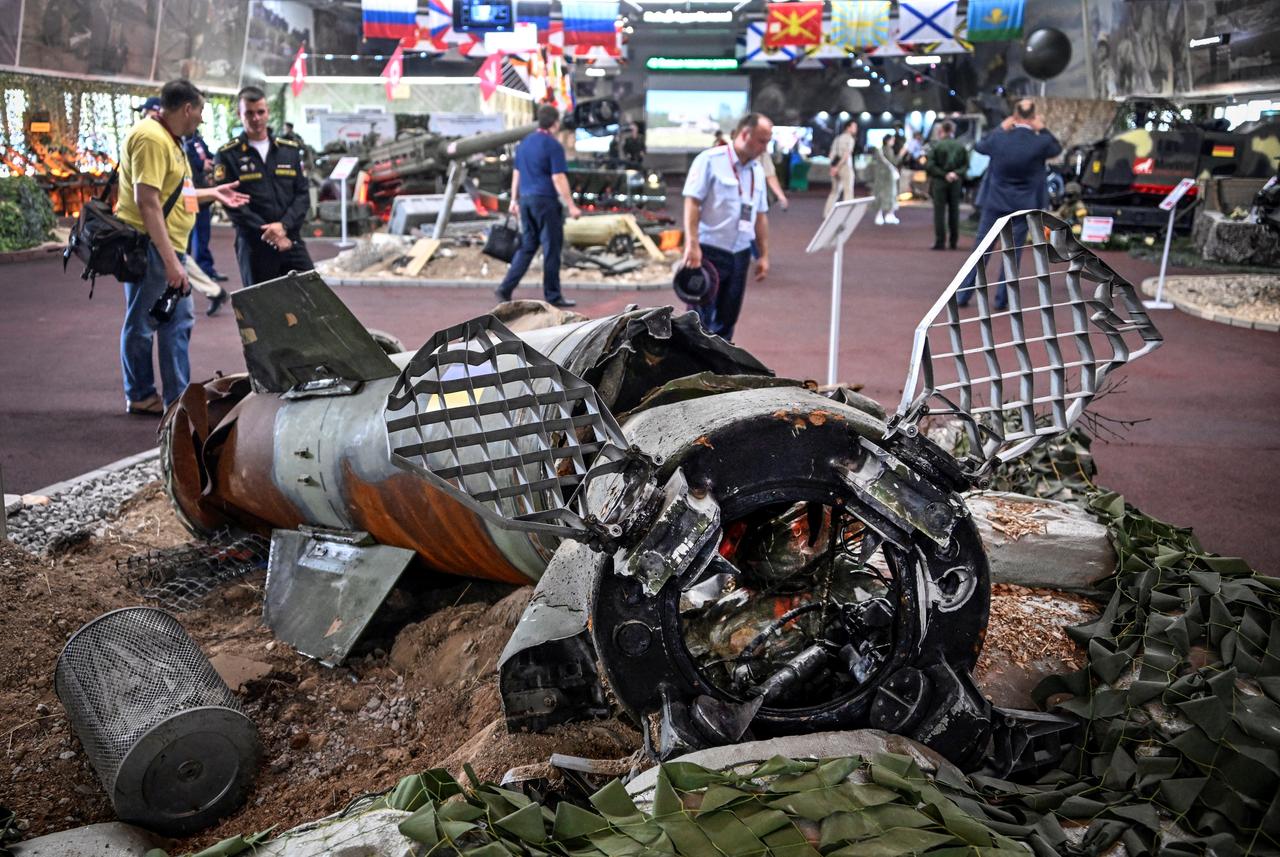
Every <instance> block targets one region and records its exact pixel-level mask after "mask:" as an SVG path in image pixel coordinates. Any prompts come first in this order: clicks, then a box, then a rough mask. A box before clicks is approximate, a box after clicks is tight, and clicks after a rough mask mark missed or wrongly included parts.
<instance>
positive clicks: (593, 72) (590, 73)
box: [587, 67, 608, 77]
mask: <svg viewBox="0 0 1280 857" xmlns="http://www.w3.org/2000/svg"><path fill="white" fill-rule="evenodd" d="M607 73H608V72H606V71H605V70H604V69H602V68H595V67H592V68H589V69H587V77H604V76H605V75H606V74H607Z"/></svg>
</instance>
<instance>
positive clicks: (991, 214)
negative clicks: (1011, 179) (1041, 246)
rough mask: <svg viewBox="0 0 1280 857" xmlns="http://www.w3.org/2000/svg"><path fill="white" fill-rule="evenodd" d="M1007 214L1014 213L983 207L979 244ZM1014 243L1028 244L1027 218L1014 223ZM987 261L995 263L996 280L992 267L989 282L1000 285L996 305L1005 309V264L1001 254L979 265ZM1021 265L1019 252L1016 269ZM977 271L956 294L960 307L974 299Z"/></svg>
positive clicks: (1007, 296)
mask: <svg viewBox="0 0 1280 857" xmlns="http://www.w3.org/2000/svg"><path fill="white" fill-rule="evenodd" d="M1006 214H1012V212H1009V211H993V210H992V208H991V206H989V205H986V206H983V207H982V217H981V219H980V220H979V221H978V243H979V244H981V243H982V239H984V238H986V237H987V233H988V232H990V231H991V227H992V226H995V224H996V221H997V220H999V219H1000V218H1001V217H1004V216H1005V215H1006ZM1013 243H1014V245H1015V246H1017V247H1021V246H1022V245H1023V244H1026V243H1027V219H1026V218H1025V217H1019V218H1018V219H1017V220H1015V221H1014V222H1013ZM996 247H997V248H999V242H997V243H996ZM987 261H993V262H995V279H994V280H992V279H991V269H990V266H988V269H987V282H996V283H999V284H1000V285H999V286H997V287H996V297H995V305H996V307H997V308H999V309H1003V308H1004V307H1006V306H1007V305H1008V302H1009V295H1008V289H1007V287H1006V286H1005V282H1004V264H1003V263H1002V262H1001V260H1000V254H999V253H998V252H997V253H994V254H993V255H992V256H990V257H983V258H982V259H981V260H980V261H979V263H978V264H979V265H982V264H986V262H987ZM1021 263H1022V251H1021V250H1018V252H1017V253H1016V254H1015V255H1014V268H1015V269H1021V267H1022V264H1021ZM977 270H978V269H977V268H976V267H975V268H974V271H975V273H973V274H970V275H969V278H968V279H967V280H965V281H964V285H962V286H961V287H960V290H959V291H958V292H957V293H956V303H958V304H959V305H960V306H965V305H967V304H968V303H969V298H971V297H973V285H974V282H975V281H976V279H977V276H976V271H977Z"/></svg>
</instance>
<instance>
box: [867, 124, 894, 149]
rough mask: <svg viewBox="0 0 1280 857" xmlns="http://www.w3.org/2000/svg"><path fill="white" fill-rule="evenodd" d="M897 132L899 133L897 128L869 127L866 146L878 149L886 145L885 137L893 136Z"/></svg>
mask: <svg viewBox="0 0 1280 857" xmlns="http://www.w3.org/2000/svg"><path fill="white" fill-rule="evenodd" d="M896 133H898V131H897V129H896V128H868V129H867V142H866V146H867V147H868V148H871V147H875V148H877V149H878V148H880V147H881V146H882V145H884V138H885V137H892V136H893V135H894V134H896Z"/></svg>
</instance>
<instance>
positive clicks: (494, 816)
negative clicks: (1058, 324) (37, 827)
mask: <svg viewBox="0 0 1280 857" xmlns="http://www.w3.org/2000/svg"><path fill="white" fill-rule="evenodd" d="M1091 477H1092V465H1091V459H1090V457H1089V455H1088V437H1087V435H1084V434H1083V433H1082V432H1080V431H1079V430H1078V429H1077V430H1076V432H1074V433H1073V434H1072V435H1071V436H1064V437H1063V438H1060V439H1059V440H1058V441H1056V442H1055V443H1053V444H1051V445H1049V446H1047V447H1046V448H1044V449H1043V450H1041V451H1038V453H1037V454H1036V455H1035V456H1033V458H1032V460H1031V461H1030V462H1029V463H1028V462H1024V463H1022V464H1017V463H1015V464H1014V465H1011V466H1010V467H1009V468H1006V469H1005V470H1004V471H1002V472H1001V473H998V474H997V479H998V480H1003V481H1001V482H1000V483H999V484H1000V486H1001V488H1002V489H1005V490H1015V491H1022V492H1023V493H1029V494H1038V495H1041V496H1045V495H1046V492H1047V493H1048V494H1049V495H1055V496H1059V498H1062V497H1063V496H1074V497H1075V498H1078V499H1079V501H1080V502H1083V503H1084V504H1085V505H1086V507H1087V508H1088V509H1090V510H1091V511H1092V512H1093V513H1094V514H1096V515H1097V516H1098V517H1099V519H1100V520H1102V521H1103V522H1104V523H1105V524H1106V525H1107V526H1108V529H1109V531H1110V535H1111V540H1112V542H1113V544H1114V545H1115V549H1116V554H1117V557H1118V562H1117V569H1116V573H1115V574H1114V575H1113V576H1112V577H1111V578H1109V579H1108V580H1106V581H1104V582H1103V583H1102V584H1101V586H1102V589H1103V590H1104V594H1109V600H1108V602H1107V604H1106V607H1105V609H1104V611H1103V613H1102V615H1101V616H1100V617H1099V618H1098V619H1097V620H1096V621H1094V622H1093V623H1091V624H1088V625H1085V626H1081V627H1078V628H1074V629H1071V630H1070V634H1071V635H1072V637H1073V638H1074V639H1076V640H1077V641H1078V642H1079V643H1080V644H1081V645H1082V646H1085V647H1086V649H1087V652H1088V664H1087V666H1086V667H1085V668H1084V669H1082V670H1080V671H1079V672H1076V673H1072V674H1070V675H1061V676H1053V677H1051V678H1049V679H1047V680H1046V681H1044V682H1043V683H1042V684H1041V685H1040V687H1039V688H1038V689H1037V695H1038V699H1040V700H1041V701H1042V702H1044V701H1058V702H1060V704H1061V707H1062V708H1063V709H1065V710H1066V711H1069V712H1072V713H1074V714H1076V715H1078V716H1079V717H1081V718H1083V719H1084V720H1085V721H1086V728H1085V729H1084V730H1083V739H1082V741H1081V744H1080V746H1078V747H1076V748H1074V749H1073V750H1072V752H1071V753H1069V754H1068V756H1067V757H1066V759H1064V761H1063V764H1062V766H1061V768H1060V769H1059V770H1056V771H1053V772H1051V773H1050V774H1049V775H1047V776H1045V777H1044V778H1043V779H1042V780H1041V781H1040V782H1038V783H1036V784H1033V785H1020V784H1015V783H1010V782H1004V781H999V780H994V779H990V778H984V777H977V776H975V777H972V778H966V777H962V776H959V775H957V774H955V773H954V772H953V771H949V770H947V769H943V770H942V771H939V772H938V773H937V774H936V775H932V776H929V775H926V774H925V773H923V772H922V771H921V770H920V769H919V768H918V767H917V766H916V765H915V763H914V762H912V761H911V760H909V759H907V758H905V757H901V756H893V755H880V756H876V757H873V758H871V759H862V758H859V757H848V758H840V759H830V760H824V761H822V762H813V761H794V760H789V759H783V758H776V759H773V760H771V761H769V762H767V763H765V764H764V765H761V766H760V767H759V768H757V769H756V770H754V771H751V772H749V773H747V774H735V773H733V772H721V771H710V770H706V769H704V768H700V767H698V766H696V765H692V764H688V763H680V762H674V763H670V764H667V765H664V766H663V768H662V771H661V774H660V776H659V781H658V787H657V791H656V793H655V796H654V803H653V807H652V810H651V811H648V812H646V811H641V810H639V809H637V807H636V806H635V805H634V804H633V803H632V801H631V799H630V798H629V797H628V796H627V794H626V791H625V789H624V788H623V787H622V785H621V783H620V782H618V781H615V782H612V783H610V784H609V785H608V786H606V787H605V788H604V789H601V790H600V791H599V792H597V793H596V794H595V795H594V796H593V797H592V798H591V801H590V806H589V807H586V806H575V805H573V804H571V803H569V802H561V803H560V804H559V805H558V806H556V808H555V810H554V811H552V810H551V809H549V808H548V807H546V806H544V805H541V804H539V803H537V802H534V801H533V800H531V799H530V798H528V797H527V796H525V795H523V794H521V793H519V792H515V791H511V790H507V789H503V788H499V787H497V786H494V785H492V784H480V783H476V782H472V783H471V784H470V785H469V786H464V785H462V784H459V783H458V782H456V781H455V780H454V779H453V778H452V777H450V776H449V775H448V774H447V773H446V772H444V771H439V770H436V771H429V772H427V773H426V774H418V775H414V776H411V777H406V778H405V779H404V780H402V781H401V782H400V783H399V785H397V786H396V788H395V789H393V790H392V791H390V792H388V793H387V794H386V795H383V796H382V797H380V798H378V799H376V800H374V801H371V802H365V803H364V804H363V805H361V806H359V807H356V808H354V809H353V810H352V811H353V812H359V811H367V810H371V809H377V808H387V807H390V808H396V809H401V810H405V811H409V812H412V813H413V814H412V815H411V816H409V817H408V818H407V819H405V821H404V822H403V823H402V824H401V827H400V830H401V832H402V833H403V834H404V835H406V836H408V837H410V838H411V839H413V840H415V841H417V842H419V843H423V846H424V849H423V851H424V853H428V854H431V855H453V854H465V855H469V857H500V855H517V854H519V855H542V854H546V855H611V856H612V855H686V857H705V855H715V854H730V855H778V857H801V855H839V857H855V855H856V857H898V855H906V854H928V855H930V857H962V855H973V856H974V857H1003V855H1020V857H1025V855H1026V854H1027V849H1028V848H1029V849H1030V850H1031V851H1033V852H1034V853H1035V854H1036V855H1040V857H1051V855H1072V856H1073V857H1074V855H1102V854H1105V853H1107V852H1108V851H1109V849H1112V848H1114V846H1115V845H1116V844H1117V843H1121V844H1123V846H1124V848H1125V850H1126V851H1127V852H1128V854H1129V855H1130V857H1142V855H1146V854H1158V855H1178V857H1181V855H1193V854H1207V855H1215V857H1234V855H1260V857H1264V856H1265V855H1280V578H1274V577H1265V576H1262V575H1259V574H1257V573H1256V572H1254V571H1253V570H1252V569H1250V568H1249V566H1248V565H1247V564H1246V563H1245V562H1243V561H1242V560H1239V559H1232V558H1226V557H1220V556H1216V555H1212V554H1207V553H1205V552H1204V550H1203V549H1202V548H1201V547H1200V545H1199V543H1198V542H1197V541H1196V539H1195V537H1194V536H1193V535H1192V533H1191V531H1190V530H1189V529H1182V528H1179V527H1175V526H1172V525H1170V524H1165V523H1163V522H1160V521H1157V520H1155V519H1154V518H1151V517H1149V516H1147V515H1143V514H1142V513H1141V512H1139V511H1137V510H1136V509H1134V508H1133V507H1131V506H1127V505H1126V504H1125V503H1124V500H1123V498H1121V497H1120V496H1119V495H1116V494H1107V493H1103V492H1100V491H1098V490H1097V489H1094V488H1093V487H1092V483H1091ZM1064 488H1065V489H1067V490H1066V493H1065V495H1064V492H1063V489H1064ZM254 840H256V841H261V839H260V838H256V837H255V838H254V839H251V840H245V839H241V838H239V837H237V838H236V839H234V840H227V841H226V842H223V843H219V845H218V846H215V847H214V848H213V849H208V850H206V851H204V852H201V854H200V855H199V857H215V855H217V857H230V855H233V854H237V853H240V852H241V851H246V850H248V849H250V848H251V847H252V843H253V841H254ZM218 849H221V850H218ZM1112 853H1118V852H1112Z"/></svg>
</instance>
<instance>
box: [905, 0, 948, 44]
mask: <svg viewBox="0 0 1280 857" xmlns="http://www.w3.org/2000/svg"><path fill="white" fill-rule="evenodd" d="M955 37H956V0H899V2H898V36H897V40H898V41H899V42H902V43H904V44H908V45H911V44H915V43H917V42H937V41H946V40H948V39H954V38H955Z"/></svg>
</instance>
